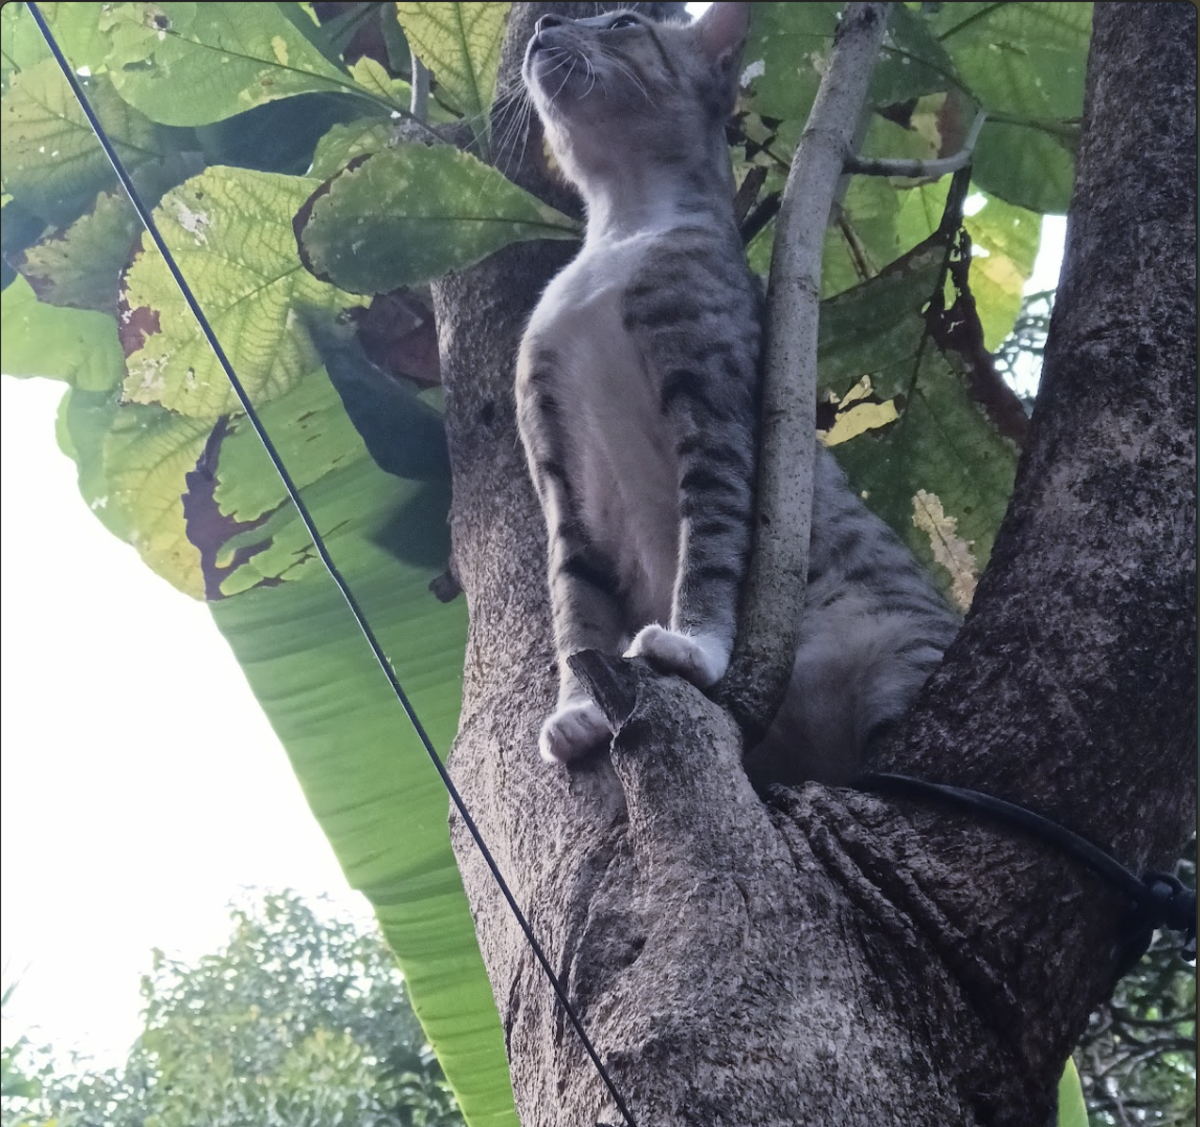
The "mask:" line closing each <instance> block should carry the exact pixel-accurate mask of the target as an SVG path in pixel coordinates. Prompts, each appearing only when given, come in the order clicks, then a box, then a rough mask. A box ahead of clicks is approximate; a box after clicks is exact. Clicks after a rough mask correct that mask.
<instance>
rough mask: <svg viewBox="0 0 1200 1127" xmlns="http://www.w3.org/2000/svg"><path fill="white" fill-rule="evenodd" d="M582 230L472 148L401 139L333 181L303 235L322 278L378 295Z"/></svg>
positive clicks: (309, 214) (317, 199) (317, 198)
mask: <svg viewBox="0 0 1200 1127" xmlns="http://www.w3.org/2000/svg"><path fill="white" fill-rule="evenodd" d="M578 235H579V226H578V224H577V223H576V222H575V221H574V220H573V219H570V218H568V217H567V216H565V215H563V214H562V212H559V211H556V210H555V209H554V208H552V207H550V206H549V205H548V204H544V203H542V201H541V200H539V199H537V197H536V196H533V195H530V193H528V192H526V191H525V189H524V188H519V187H517V185H516V184H514V183H513V182H512V181H511V180H508V179H507V178H506V177H504V176H502V175H501V174H500V173H499V172H497V171H496V170H495V169H494V168H492V167H490V166H489V165H486V164H484V163H483V162H482V161H479V160H477V159H476V158H475V157H473V156H471V154H470V153H464V152H460V151H459V150H458V149H452V148H450V147H449V146H434V147H432V148H430V147H428V146H426V145H401V146H399V147H397V148H394V149H387V150H385V151H384V152H380V153H376V154H375V155H374V156H368V157H366V159H363V160H360V161H359V163H358V164H355V165H352V166H351V167H349V168H347V169H346V170H345V171H344V172H343V173H341V175H339V176H337V177H335V178H334V179H333V180H331V181H329V183H328V184H326V185H323V186H322V187H321V189H320V190H319V191H318V192H316V193H315V194H314V195H313V197H312V200H311V201H310V206H309V207H307V208H306V209H305V215H303V216H302V226H301V230H300V242H301V246H302V247H303V250H304V253H305V256H306V260H307V262H308V266H309V269H310V270H312V272H313V273H314V274H316V276H317V277H319V278H324V279H327V280H329V281H332V282H333V283H334V284H336V285H338V286H340V287H341V288H342V289H345V290H350V291H352V292H354V293H362V294H369V293H384V292H386V291H388V290H393V289H396V288H397V287H399V286H408V285H413V284H415V283H418V282H427V281H429V280H430V279H431V278H436V277H439V276H440V275H442V274H445V273H446V272H447V271H449V270H460V269H462V268H464V267H466V266H470V265H472V264H473V263H476V262H478V261H479V260H480V259H482V258H485V257H486V256H487V255H489V254H492V253H493V252H494V251H497V250H499V249H500V248H501V247H503V246H507V245H508V244H509V243H512V242H516V241H518V240H520V239H574V238H578Z"/></svg>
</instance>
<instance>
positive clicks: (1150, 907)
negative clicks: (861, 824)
mask: <svg viewBox="0 0 1200 1127" xmlns="http://www.w3.org/2000/svg"><path fill="white" fill-rule="evenodd" d="M854 786H855V787H856V789H858V790H864V791H884V792H889V791H890V792H893V793H897V794H902V795H906V796H908V797H910V798H929V797H933V798H938V799H941V800H943V801H945V802H948V803H949V804H950V805H951V806H957V807H959V808H960V809H964V810H971V811H974V812H982V813H986V814H991V815H993V816H994V817H996V818H999V819H1000V820H1001V821H1004V822H1010V823H1013V824H1015V825H1018V826H1020V827H1021V828H1022V829H1024V830H1027V831H1029V833H1031V834H1033V836H1034V837H1038V838H1041V839H1042V840H1043V841H1047V842H1050V844H1052V845H1055V846H1057V847H1058V848H1059V849H1061V850H1062V851H1063V852H1064V853H1068V854H1070V855H1071V856H1072V857H1074V858H1075V859H1076V860H1077V861H1080V862H1082V863H1083V864H1084V865H1086V866H1087V867H1088V868H1089V869H1091V870H1092V871H1093V872H1095V873H1098V874H1099V875H1100V876H1102V877H1103V878H1104V879H1105V880H1106V881H1108V883H1109V884H1111V885H1113V886H1115V887H1116V888H1117V889H1118V890H1119V891H1120V892H1122V893H1124V894H1125V895H1126V896H1128V897H1129V899H1130V900H1132V901H1133V902H1134V904H1135V905H1136V907H1137V917H1136V921H1135V931H1136V932H1137V934H1138V936H1139V938H1137V939H1136V940H1134V941H1131V944H1130V946H1131V948H1134V947H1138V946H1140V948H1141V949H1140V950H1138V951H1137V956H1136V957H1139V958H1140V956H1141V955H1142V953H1143V952H1144V950H1145V944H1144V943H1142V942H1141V939H1140V936H1142V935H1143V934H1144V935H1145V939H1146V942H1148V941H1149V935H1148V931H1149V930H1150V929H1152V928H1154V927H1167V928H1169V929H1170V930H1172V931H1179V932H1182V933H1183V935H1184V948H1183V957H1184V958H1185V959H1188V960H1189V961H1194V960H1195V958H1196V893H1195V891H1194V890H1192V889H1190V888H1187V887H1186V886H1185V885H1184V884H1183V883H1182V882H1181V881H1180V880H1179V878H1178V877H1176V876H1173V875H1172V874H1170V873H1157V872H1152V873H1147V874H1146V875H1145V876H1144V877H1139V876H1137V875H1136V874H1135V873H1133V872H1131V871H1130V870H1129V869H1127V868H1125V866H1124V865H1122V864H1121V863H1120V862H1119V861H1117V860H1116V859H1115V858H1114V857H1112V856H1111V855H1109V854H1108V853H1105V851H1104V850H1103V849H1101V848H1100V847H1099V846H1097V845H1093V844H1092V843H1091V842H1090V841H1088V840H1087V838H1084V837H1080V836H1079V834H1077V833H1075V832H1074V831H1072V830H1069V829H1067V828H1066V826H1060V825H1059V824H1058V823H1057V822H1052V821H1051V820H1050V819H1049V818H1045V817H1043V816H1042V815H1041V814H1036V813H1034V812H1033V811H1032V810H1028V809H1026V808H1025V807H1024V806H1018V805H1017V804H1016V803H1014V802H1006V801H1005V800H1004V799H1002V798H996V797H995V796H994V795H990V794H983V793H982V792H980V791H976V790H966V789H965V788H963V787H952V786H947V785H946V784H945V783H931V782H929V781H928V780H926V779H914V778H912V777H911V776H909V775H891V774H877V775H864V776H863V777H862V778H860V779H858V780H856V782H855V783H854ZM1133 961H1136V958H1135V959H1134V960H1133Z"/></svg>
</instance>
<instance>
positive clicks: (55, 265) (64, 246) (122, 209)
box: [17, 192, 142, 317]
mask: <svg viewBox="0 0 1200 1127" xmlns="http://www.w3.org/2000/svg"><path fill="white" fill-rule="evenodd" d="M141 233H142V225H141V222H140V221H139V220H138V217H137V212H136V211H134V210H133V205H132V204H131V203H130V202H129V200H128V199H126V198H125V196H124V195H123V194H122V195H117V194H116V193H113V192H101V193H100V194H99V195H98V196H97V197H96V201H95V203H94V204H93V205H92V208H91V210H90V211H85V212H84V213H83V215H81V216H80V217H79V218H78V219H77V220H75V222H74V223H72V224H71V225H70V226H69V227H67V228H66V229H65V230H63V231H58V232H56V233H55V234H53V235H49V236H47V237H46V238H44V239H42V241H41V242H39V243H38V244H37V245H36V246H32V247H30V248H29V249H28V250H27V251H25V253H24V254H23V255H21V256H20V258H19V259H17V269H18V270H19V271H20V272H21V274H22V276H23V277H24V278H25V279H26V281H28V282H29V284H30V285H31V286H32V287H33V288H34V291H35V292H36V293H37V295H38V298H39V299H40V300H41V301H45V302H48V303H49V304H51V305H65V306H71V307H72V308H75V309H95V310H98V311H99V312H102V313H107V314H109V315H110V316H112V317H115V316H116V314H117V286H116V280H117V278H118V277H120V274H121V271H122V270H124V269H125V267H126V266H128V265H129V260H130V259H131V258H132V257H133V252H134V250H135V249H136V248H137V246H138V244H139V242H140V236H141Z"/></svg>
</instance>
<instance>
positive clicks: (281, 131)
mask: <svg viewBox="0 0 1200 1127" xmlns="http://www.w3.org/2000/svg"><path fill="white" fill-rule="evenodd" d="M364 111H365V112H366V113H367V114H368V115H369V116H367V117H365V118H364V117H363V116H362V115H363V113H364ZM360 120H361V121H362V122H363V124H380V123H382V124H384V125H387V126H388V127H389V128H390V127H391V126H390V121H389V119H388V118H387V117H386V116H383V110H382V109H381V108H380V107H378V106H374V105H370V104H368V103H366V102H364V101H363V100H362V99H361V98H357V97H353V96H351V95H349V94H340V93H334V94H297V95H296V96H295V97H293V98H284V99H282V100H280V101H278V102H267V103H265V104H264V105H261V106H255V107H254V108H253V109H250V110H247V111H246V112H245V113H239V114H234V116H233V117H227V118H224V119H222V120H221V121H215V122H213V123H212V124H210V125H201V126H197V128H196V139H197V140H198V141H199V142H200V146H201V148H202V150H203V152H204V157H205V160H206V162H207V163H208V164H236V165H237V166H238V167H239V168H254V169H258V170H259V171H261V172H286V173H288V174H290V175H293V176H299V175H303V174H305V173H307V172H308V170H309V165H310V164H311V163H312V159H313V153H314V151H315V150H316V147H317V144H318V142H319V141H320V140H321V138H322V137H323V136H324V135H325V134H326V133H327V132H328V131H329V130H330V129H331V128H333V127H335V126H336V125H338V124H341V123H345V122H350V123H355V124H357V123H358V121H360ZM196 171H199V169H197V170H196Z"/></svg>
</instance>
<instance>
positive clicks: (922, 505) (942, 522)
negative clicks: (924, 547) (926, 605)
mask: <svg viewBox="0 0 1200 1127" xmlns="http://www.w3.org/2000/svg"><path fill="white" fill-rule="evenodd" d="M912 519H913V524H914V525H915V526H916V527H917V528H918V529H920V530H921V531H922V532H924V533H925V535H926V536H928V537H929V547H930V549H931V550H932V552H933V558H934V560H935V561H936V562H937V563H939V564H941V566H942V567H944V568H945V569H946V571H948V572H949V573H950V578H951V580H952V583H953V586H952V587H951V594H952V595H953V597H954V601H955V603H957V604H958V608H959V610H962V611H966V610H967V608H968V607H970V605H971V600H972V599H973V598H974V597H975V585H976V583H977V582H978V581H979V563H978V561H977V560H976V559H975V554H974V552H973V551H972V549H973V547H974V545H973V544H972V543H971V542H970V541H968V540H964V539H963V538H962V537H961V536H959V535H958V520H957V518H955V517H951V516H947V515H946V513H945V511H944V510H943V508H942V502H941V500H940V498H939V497H938V496H937V494H936V493H927V492H925V490H924V489H918V490H917V494H916V496H915V497H913V518H912Z"/></svg>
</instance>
